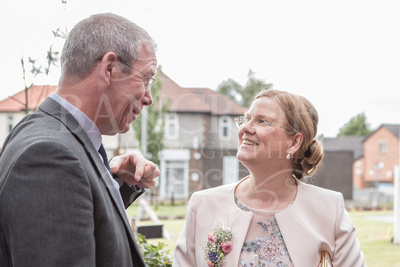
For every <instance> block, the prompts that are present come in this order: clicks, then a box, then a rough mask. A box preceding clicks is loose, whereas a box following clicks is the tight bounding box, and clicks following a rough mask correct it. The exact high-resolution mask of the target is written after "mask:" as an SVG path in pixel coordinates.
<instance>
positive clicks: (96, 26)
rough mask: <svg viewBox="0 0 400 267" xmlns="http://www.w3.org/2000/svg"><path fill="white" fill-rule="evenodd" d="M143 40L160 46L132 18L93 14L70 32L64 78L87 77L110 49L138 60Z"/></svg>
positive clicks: (120, 55)
mask: <svg viewBox="0 0 400 267" xmlns="http://www.w3.org/2000/svg"><path fill="white" fill-rule="evenodd" d="M143 44H149V45H151V46H152V47H153V48H154V49H155V48H156V44H155V42H154V41H153V39H152V38H151V37H150V35H149V34H148V33H147V32H146V31H145V30H144V29H142V28H141V27H139V26H138V25H136V24H135V23H133V22H132V21H130V20H128V19H126V18H124V17H121V16H118V15H115V14H112V13H105V14H96V15H92V16H90V17H89V18H87V19H84V20H82V21H80V22H79V23H78V24H76V25H75V27H74V28H73V29H72V30H71V32H70V33H69V34H68V37H67V39H66V41H65V44H64V47H63V50H62V55H61V60H60V61H61V79H60V82H62V81H65V80H70V81H71V79H72V81H75V82H76V81H81V80H83V79H84V78H86V77H87V76H88V75H89V74H90V73H91V72H92V70H93V68H94V67H95V66H96V64H97V63H98V60H99V59H101V58H102V57H103V56H104V55H105V54H106V53H107V52H114V53H116V54H117V55H118V57H120V58H122V59H123V60H125V61H127V62H134V61H136V60H137V59H138V57H139V55H140V51H141V48H142V45H143Z"/></svg>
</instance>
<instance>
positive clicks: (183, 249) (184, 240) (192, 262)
mask: <svg viewBox="0 0 400 267" xmlns="http://www.w3.org/2000/svg"><path fill="white" fill-rule="evenodd" d="M195 203H196V193H194V194H193V195H192V197H191V198H190V201H189V204H188V208H187V212H186V221H185V224H184V226H183V228H182V231H181V233H180V234H179V237H178V240H177V242H176V246H175V253H174V260H173V263H172V266H173V267H187V266H197V264H196V239H195V233H196V231H195V225H196V213H195V207H196V204H195Z"/></svg>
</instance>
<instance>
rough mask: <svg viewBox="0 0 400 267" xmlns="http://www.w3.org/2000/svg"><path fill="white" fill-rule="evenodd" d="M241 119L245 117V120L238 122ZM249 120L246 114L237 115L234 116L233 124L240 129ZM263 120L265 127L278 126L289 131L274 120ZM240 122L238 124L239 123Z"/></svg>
mask: <svg viewBox="0 0 400 267" xmlns="http://www.w3.org/2000/svg"><path fill="white" fill-rule="evenodd" d="M241 119H245V120H246V122H241V123H240V122H239V121H240V120H241ZM249 121H250V119H248V118H247V117H246V116H244V115H240V116H238V117H236V118H235V125H236V127H237V128H238V129H240V128H241V127H243V126H244V125H245V124H246V123H249ZM264 121H265V125H263V127H265V126H278V127H281V128H283V129H285V130H287V131H290V130H289V128H288V127H286V126H283V125H280V124H277V123H274V122H269V121H266V120H264ZM239 123H240V124H239Z"/></svg>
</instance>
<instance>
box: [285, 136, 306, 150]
mask: <svg viewBox="0 0 400 267" xmlns="http://www.w3.org/2000/svg"><path fill="white" fill-rule="evenodd" d="M303 139H304V137H303V134H302V133H296V134H295V135H293V136H292V137H291V140H292V142H291V144H290V145H289V147H288V151H287V152H289V153H290V154H292V155H293V154H295V153H296V152H297V150H299V148H300V146H301V144H302V143H303Z"/></svg>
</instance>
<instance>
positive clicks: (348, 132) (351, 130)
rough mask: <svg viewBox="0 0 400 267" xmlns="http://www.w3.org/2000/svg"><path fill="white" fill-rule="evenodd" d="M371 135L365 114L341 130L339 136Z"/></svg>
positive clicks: (355, 118) (351, 120) (352, 119)
mask: <svg viewBox="0 0 400 267" xmlns="http://www.w3.org/2000/svg"><path fill="white" fill-rule="evenodd" d="M369 133H370V130H369V129H368V124H367V117H366V116H365V114H364V113H360V114H358V115H356V116H354V117H353V118H351V119H350V121H349V122H348V123H346V124H345V125H344V126H343V127H342V128H340V130H339V133H338V136H365V135H368V134H369Z"/></svg>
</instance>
